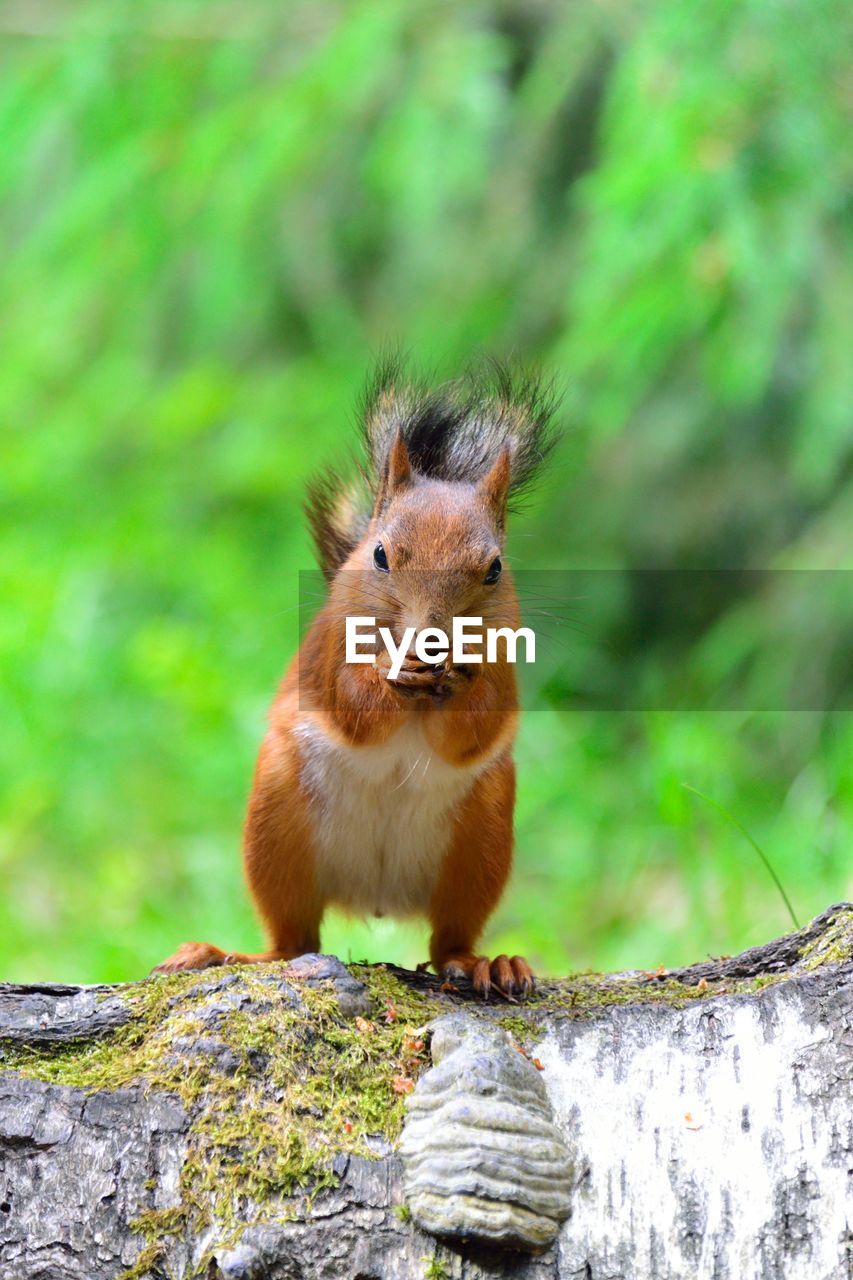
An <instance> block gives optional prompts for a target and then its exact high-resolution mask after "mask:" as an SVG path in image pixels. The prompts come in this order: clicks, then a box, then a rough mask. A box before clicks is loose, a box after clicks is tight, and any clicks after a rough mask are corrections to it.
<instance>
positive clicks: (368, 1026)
mask: <svg viewBox="0 0 853 1280" xmlns="http://www.w3.org/2000/svg"><path fill="white" fill-rule="evenodd" d="M355 972H356V975H357V976H358V977H360V978H361V979H362V980H363V981H365V983H366V985H367V987H368V990H369V991H370V995H371V998H372V1012H371V1015H370V1016H369V1017H367V1018H359V1019H355V1020H354V1021H349V1020H346V1019H344V1018H343V1017H342V1016H341V1015H340V1013H339V1010H338V1005H337V1000H336V997H335V993H334V991H333V989H332V988H331V985H330V984H323V985H322V986H320V987H317V988H311V987H307V986H304V987H301V988H300V995H301V997H302V1000H303V1002H304V1003H303V1005H302V1006H300V1005H298V1004H294V1002H293V999H292V997H291V996H290V995H289V994H288V992H287V991H286V990H284V991H282V990H281V989H280V988H279V986H278V985H277V980H278V979H279V978H280V976H281V974H280V970H277V969H276V968H274V967H266V966H265V967H263V968H261V967H259V968H257V969H251V970H250V969H245V968H244V969H241V970H240V971H239V973H240V985H239V988H238V990H239V992H240V994H241V995H243V994H245V995H248V996H249V997H250V998H251V1006H250V1008H248V1009H243V1008H240V1007H239V1003H238V1002H234V1005H233V1006H232V1005H231V1004H229V1002H228V999H227V997H228V993H229V988H228V987H225V988H224V990H222V991H219V992H212V990H211V988H212V986H213V985H214V984H215V983H216V982H218V981H220V980H221V979H222V978H223V977H225V976H227V975H228V973H229V970H227V969H225V970H218V971H217V972H216V974H215V976H214V977H213V979H211V976H210V975H208V974H205V975H200V974H180V975H176V976H174V977H169V978H158V979H155V980H152V981H149V982H145V983H142V984H140V985H138V986H136V987H133V988H128V990H127V993H126V999H127V1002H128V1005H129V1007H130V1010H131V1013H132V1019H131V1021H130V1022H129V1023H128V1024H127V1025H126V1026H124V1027H122V1028H120V1029H119V1030H118V1031H116V1032H115V1033H114V1034H112V1035H110V1036H108V1037H105V1038H104V1039H102V1040H99V1041H96V1042H94V1043H82V1044H71V1045H66V1046H62V1047H61V1048H59V1049H57V1048H55V1047H53V1048H50V1049H41V1048H40V1049H33V1048H26V1049H18V1050H10V1051H7V1052H6V1053H5V1055H4V1057H3V1060H2V1066H4V1067H5V1068H10V1069H13V1070H16V1071H19V1072H20V1073H21V1074H24V1075H28V1076H30V1077H33V1078H36V1079H40V1080H46V1081H51V1082H53V1083H56V1084H62V1085H67V1086H71V1087H76V1088H81V1089H85V1090H87V1091H94V1090H100V1089H108V1090H112V1089H118V1088H122V1087H124V1086H127V1085H130V1084H133V1083H137V1082H141V1083H142V1084H143V1085H144V1086H145V1087H146V1088H147V1089H151V1090H157V1091H166V1092H168V1093H172V1094H175V1095H176V1096H177V1097H178V1098H180V1100H181V1101H182V1102H183V1104H184V1106H185V1107H186V1109H187V1112H188V1114H189V1116H190V1127H189V1131H188V1139H187V1151H186V1158H185V1161H184V1165H183V1169H182V1174H181V1199H182V1203H181V1206H180V1207H179V1208H176V1209H168V1210H153V1209H151V1208H146V1207H144V1206H141V1207H140V1208H141V1211H140V1213H139V1216H138V1217H137V1219H136V1221H135V1223H134V1227H135V1229H136V1230H137V1231H138V1232H139V1234H140V1236H141V1237H142V1238H143V1239H144V1241H145V1246H144V1248H143V1251H142V1253H141V1254H140V1258H139V1259H138V1260H137V1262H136V1264H135V1265H134V1267H133V1268H131V1269H130V1270H129V1271H128V1272H127V1273H126V1275H125V1277H124V1280H136V1278H137V1277H141V1276H144V1275H146V1274H147V1273H148V1271H150V1270H151V1268H152V1266H153V1265H154V1263H155V1262H156V1261H157V1259H158V1258H159V1257H160V1255H161V1253H162V1251H163V1242H164V1240H165V1239H166V1238H167V1237H168V1235H170V1234H172V1233H174V1232H176V1231H180V1230H182V1229H183V1228H184V1227H185V1226H191V1227H192V1231H193V1234H195V1235H197V1234H199V1233H200V1232H201V1231H203V1230H204V1229H205V1228H209V1227H210V1226H211V1225H212V1224H213V1223H215V1224H216V1233H215V1238H217V1239H218V1242H219V1243H220V1244H221V1242H222V1240H223V1239H224V1238H229V1237H231V1236H233V1237H234V1238H236V1237H237V1236H239V1234H240V1231H241V1230H242V1229H243V1228H244V1225H245V1223H246V1222H247V1220H248V1221H252V1222H258V1221H268V1220H271V1219H275V1220H282V1219H286V1218H287V1217H289V1216H292V1215H293V1212H294V1207H293V1205H292V1203H291V1202H289V1200H288V1198H289V1197H291V1196H293V1195H294V1194H295V1193H298V1192H299V1191H300V1190H305V1191H306V1192H307V1191H309V1190H310V1192H311V1193H313V1192H314V1191H315V1190H317V1189H318V1188H321V1187H323V1186H326V1185H330V1184H332V1183H334V1182H335V1181H336V1179H335V1175H334V1173H333V1171H332V1164H333V1160H334V1157H335V1156H336V1155H337V1154H339V1153H351V1154H358V1155H361V1156H365V1157H367V1158H370V1157H371V1154H372V1153H371V1150H370V1148H369V1146H368V1145H367V1143H366V1141H365V1139H366V1138H367V1136H368V1135H382V1136H383V1137H385V1138H386V1139H387V1140H388V1141H393V1140H394V1139H395V1138H396V1137H397V1136H398V1134H399V1131H400V1128H401V1126H402V1121H403V1113H404V1099H405V1096H406V1093H407V1092H408V1091H409V1090H410V1089H411V1087H412V1085H413V1081H414V1079H415V1078H416V1076H417V1075H418V1073H419V1072H420V1070H421V1069H422V1068H423V1066H424V1065H425V1064H426V1063H427V1061H428V1059H427V1049H426V1045H425V1042H424V1038H423V1035H422V1034H419V1028H423V1026H424V1024H425V1023H427V1022H429V1021H430V1019H431V1018H432V1017H433V1016H434V1015H435V1013H436V1012H438V1010H439V1009H440V1007H441V1005H440V1002H439V1001H438V1000H437V999H435V998H433V999H430V998H428V997H424V996H421V995H419V994H417V993H414V992H412V991H411V990H410V989H409V988H407V987H406V986H405V985H404V984H403V983H400V982H399V981H397V980H396V979H394V978H393V977H392V975H391V974H390V973H388V972H387V971H386V970H382V969H367V968H364V969H361V968H358V969H356V970H355ZM270 978H274V979H276V982H272V983H271V982H270ZM211 1000H214V1001H216V1002H217V1004H216V1016H215V1018H214V1020H213V1021H211V1018H210V1002H211ZM205 1041H206V1042H207V1043H208V1045H209V1044H210V1042H211V1041H214V1042H215V1044H214V1046H213V1048H214V1050H215V1051H216V1050H217V1049H222V1050H224V1051H227V1053H228V1056H229V1068H228V1070H227V1071H223V1070H222V1069H221V1067H220V1066H219V1065H218V1064H217V1061H216V1052H215V1051H214V1052H213V1053H207V1052H202V1051H199V1047H198V1046H199V1043H200V1042H205ZM146 1191H147V1192H148V1194H152V1193H153V1188H151V1187H150V1185H147V1186H146ZM202 1270H203V1268H202Z"/></svg>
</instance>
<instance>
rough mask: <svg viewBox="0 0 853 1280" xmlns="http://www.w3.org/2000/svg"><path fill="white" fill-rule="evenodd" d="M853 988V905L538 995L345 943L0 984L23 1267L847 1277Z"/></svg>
mask: <svg viewBox="0 0 853 1280" xmlns="http://www.w3.org/2000/svg"><path fill="white" fill-rule="evenodd" d="M851 996H853V907H851V906H850V905H849V904H841V905H839V906H835V907H831V908H830V909H829V910H827V911H825V912H824V913H823V914H822V915H821V916H819V917H818V918H817V919H816V920H815V921H814V922H813V923H812V924H811V925H809V926H808V927H807V928H806V929H803V930H801V931H800V932H798V933H795V934H791V935H789V936H787V937H785V938H782V939H779V940H778V941H775V942H771V943H769V944H768V945H766V946H762V947H757V948H754V949H752V950H750V951H746V952H744V953H743V954H742V955H739V956H736V957H733V958H724V959H718V960H708V961H705V962H703V963H701V964H697V965H694V966H692V967H691V968H688V969H680V970H675V971H671V972H669V973H654V974H645V973H629V974H617V975H605V976H601V975H579V976H571V977H567V978H564V979H559V980H555V981H547V982H543V983H542V984H541V985H540V988H539V990H538V991H537V992H536V994H535V996H534V997H533V998H532V999H531V1000H530V1001H529V1002H528V1003H526V1004H523V1005H521V1004H519V1005H509V1004H507V1003H505V1002H503V1001H494V1002H491V1003H483V1002H481V1001H478V1000H475V999H474V998H473V997H472V995H471V993H470V992H466V991H464V990H458V991H457V990H455V989H449V990H448V989H447V988H446V986H445V987H442V984H441V983H440V982H439V981H438V980H437V979H436V978H434V977H432V976H431V975H429V974H426V973H422V972H418V973H410V972H407V971H404V970H400V969H396V968H394V967H393V966H390V965H388V966H382V965H378V966H369V965H350V966H348V967H344V966H343V965H342V964H341V963H340V962H339V961H337V960H335V959H334V958H333V957H324V956H306V957H302V958H301V959H300V960H298V961H293V962H291V963H290V964H272V965H265V966H258V967H257V968H243V969H238V968H222V969H217V970H209V971H206V972H204V973H189V974H179V975H175V976H172V977H167V978H153V979H149V980H147V981H145V982H141V983H136V984H128V985H126V986H111V987H107V986H95V987H80V986H45V985H42V986H9V985H0V1280H118V1277H123V1278H124V1280H142V1278H143V1277H145V1278H150V1280H166V1278H167V1277H168V1278H169V1280H177V1278H180V1280H184V1278H185V1277H203V1278H204V1280H225V1278H226V1277H227V1280H260V1277H264V1278H265V1280H297V1278H299V1280H302V1278H304V1280H308V1278H314V1277H318V1278H319V1277H324V1278H325V1277H335V1278H336V1280H337V1278H339V1277H340V1278H342V1280H397V1278H403V1277H405V1278H407V1280H408V1278H409V1277H418V1278H419V1277H432V1280H442V1277H447V1278H449V1277H467V1278H470V1280H479V1278H481V1277H482V1278H485V1277H510V1276H512V1277H519V1278H520V1280H534V1278H536V1280H551V1278H552V1277H560V1278H561V1280H568V1278H569V1277H573V1278H578V1280H634V1278H636V1280H644V1278H646V1277H649V1278H650V1280H697V1278H698V1280H704V1278H706V1277H707V1278H708V1280H753V1278H755V1280H779V1278H780V1277H781V1278H784V1280H850V1278H851V1277H853V999H851ZM448 1015H452V1017H451V1018H450V1021H447V1020H446V1019H447V1016H448ZM442 1019H445V1021H441V1020H442ZM437 1020H439V1021H438V1022H437ZM433 1027H437V1028H438V1029H437V1030H436V1032H435V1036H434V1041H435V1047H436V1051H437V1052H436V1057H437V1059H442V1061H439V1062H438V1065H431V1061H430V1040H431V1029H432V1028H433ZM440 1044H441V1045H442V1046H443V1047H442V1048H441V1049H440V1051H439V1045H440ZM516 1050H518V1051H519V1054H518V1055H517V1056H515V1057H514V1056H513V1055H514V1054H515V1053H516ZM466 1054H467V1057H466V1056H465V1055H466ZM454 1063H456V1064H457V1065H456V1066H454V1065H453V1064H454ZM460 1063H461V1064H462V1065H461V1066H459V1065H458V1064H460ZM448 1064H450V1065H448ZM516 1068H518V1069H516ZM525 1072H527V1073H528V1074H527V1075H525ZM534 1077H535V1078H534ZM507 1090H508V1091H509V1092H507ZM519 1099H520V1101H519ZM525 1099H526V1100H527V1101H525ZM472 1100H473V1101H472ZM469 1104H470V1105H469ZM516 1104H518V1107H520V1111H518V1114H519V1115H521V1114H522V1113H523V1112H524V1108H525V1107H529V1108H532V1112H535V1122H534V1123H533V1128H532V1129H531V1133H532V1134H533V1137H532V1138H529V1140H528V1136H527V1135H526V1134H525V1136H524V1142H522V1144H521V1145H520V1146H519V1144H518V1143H517V1142H516V1141H515V1137H513V1136H512V1135H516V1136H517V1128H518V1126H517V1125H516V1124H515V1121H514V1120H512V1121H511V1120H510V1119H508V1118H507V1117H510V1116H511V1115H512V1116H514V1115H516V1110H514V1108H516ZM407 1109H408V1110H407ZM407 1114H408V1117H409V1118H408V1120H407ZM531 1114H532V1113H531ZM484 1117H485V1119H484ZM404 1125H405V1134H404V1136H403V1140H402V1142H401V1140H400V1139H401V1132H402V1131H403V1127H404ZM442 1126H444V1127H442ZM484 1126H485V1128H484ZM522 1127H524V1126H523V1125H522ZM510 1131H511V1132H510ZM460 1133H461V1134H462V1137H461V1138H460V1137H459V1135H460ZM478 1134H481V1135H482V1142H481V1141H480V1137H479V1136H478ZM506 1134H510V1137H511V1138H512V1140H510V1139H509V1138H507V1139H506V1141H504V1137H505V1135H506ZM495 1135H497V1136H495ZM543 1135H544V1137H543ZM540 1138H542V1139H543V1140H547V1143H548V1144H550V1145H547V1146H546V1148H541V1146H538V1145H537V1143H539V1140H540ZM525 1143H527V1145H524V1144H525ZM424 1153H426V1154H424ZM460 1153H461V1154H460ZM543 1153H544V1154H543ZM427 1156H428V1157H429V1158H428V1159H427ZM512 1160H515V1161H516V1164H515V1165H512V1163H511V1161H512ZM507 1161H510V1163H507ZM518 1162H520V1163H518ZM513 1169H515V1173H513ZM543 1170H550V1172H549V1173H548V1174H547V1176H545V1175H543V1176H540V1173H542V1171H543ZM407 1195H408V1197H409V1199H410V1203H407V1200H406V1197H407ZM531 1206H532V1208H531ZM537 1206H538V1208H537ZM504 1209H505V1210H506V1212H504V1211H503V1210H504ZM539 1209H541V1211H542V1213H541V1214H540V1217H539V1218H538V1219H536V1222H533V1219H532V1218H531V1217H530V1215H531V1213H535V1212H539ZM543 1214H544V1217H543V1216H542V1215H543ZM566 1215H568V1216H566ZM542 1222H544V1223H545V1226H544V1227H542V1226H541V1223H542ZM507 1223H509V1224H510V1226H509V1227H507V1226H506V1224H507ZM531 1223H532V1224H533V1225H532V1226H530V1224H531ZM495 1224H497V1226H495ZM519 1224H521V1225H520V1226H519ZM537 1224H538V1225H537ZM549 1224H550V1225H549ZM424 1225H427V1226H429V1227H430V1230H429V1231H427V1230H424V1229H423V1228H424ZM528 1226H529V1227H530V1229H529V1230H528ZM540 1229H541V1230H540ZM490 1231H491V1232H492V1235H490V1234H489V1233H490ZM501 1233H503V1234H501ZM537 1233H540V1234H537ZM555 1233H556V1234H555ZM552 1236H553V1239H550V1238H551V1237H552ZM549 1239H550V1243H549V1242H548V1240H549ZM489 1241H491V1243H489ZM537 1249H538V1252H537Z"/></svg>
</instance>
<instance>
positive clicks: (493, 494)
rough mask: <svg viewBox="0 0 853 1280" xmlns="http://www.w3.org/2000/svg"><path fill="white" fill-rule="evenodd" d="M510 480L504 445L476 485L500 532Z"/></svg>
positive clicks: (503, 523) (510, 459) (505, 446)
mask: <svg viewBox="0 0 853 1280" xmlns="http://www.w3.org/2000/svg"><path fill="white" fill-rule="evenodd" d="M511 478H512V458H511V455H510V448H509V445H508V444H505V445H504V447H503V448H502V449H501V451H500V453H499V454H498V456H497V458H496V459H495V461H494V463H493V464H492V466H491V468H490V469H489V470H488V471H487V472H486V474H485V475H484V476H483V478H482V480H480V481H478V483H477V493H478V494H479V495H480V497H481V498H482V499H483V501H484V502H485V503H486V506H487V507H488V508H489V511H490V512H491V514H492V516H493V518H494V520H495V523H496V524H497V526H498V528H499V529H500V530H501V532H503V529H504V526H505V524H506V506H507V498H508V497H509V485H510V480H511Z"/></svg>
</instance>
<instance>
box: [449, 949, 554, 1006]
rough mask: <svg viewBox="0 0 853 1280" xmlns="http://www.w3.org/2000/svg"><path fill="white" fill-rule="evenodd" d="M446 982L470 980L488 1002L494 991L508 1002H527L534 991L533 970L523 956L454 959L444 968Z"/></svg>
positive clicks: (471, 956) (457, 957) (453, 957)
mask: <svg viewBox="0 0 853 1280" xmlns="http://www.w3.org/2000/svg"><path fill="white" fill-rule="evenodd" d="M441 976H442V978H443V979H444V980H445V982H451V983H453V982H455V981H457V980H458V979H460V978H463V979H467V980H468V982H470V983H471V986H472V987H473V988H474V990H475V991H476V993H477V995H479V996H482V997H483V998H484V999H488V997H489V995H490V994H491V992H492V991H495V992H497V994H498V995H500V996H503V997H504V998H505V999H508V1000H516V999H519V998H521V999H523V998H524V997H525V996H527V995H529V994H530V992H531V991H533V990H534V988H535V986H536V980H535V978H534V977H533V970H532V969H531V967H530V965H529V964H528V963H527V961H526V960H525V959H524V957H523V956H512V957H511V958H510V957H509V956H505V955H502V956H497V957H496V958H495V959H494V960H491V961H490V960H489V957H488V956H473V955H466V956H452V957H451V958H450V959H449V960H447V961H446V962H445V963H444V965H442V968H441Z"/></svg>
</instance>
